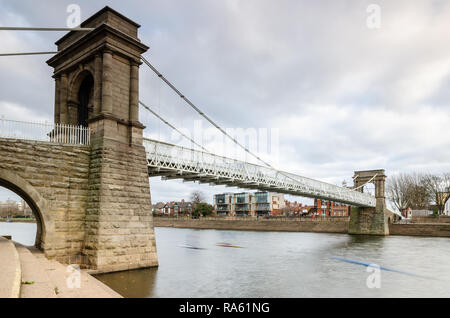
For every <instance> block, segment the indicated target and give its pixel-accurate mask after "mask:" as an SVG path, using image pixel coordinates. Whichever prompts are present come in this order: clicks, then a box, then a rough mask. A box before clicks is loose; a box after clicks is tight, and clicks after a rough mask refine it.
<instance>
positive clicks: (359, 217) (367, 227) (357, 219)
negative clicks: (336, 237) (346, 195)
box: [348, 169, 389, 235]
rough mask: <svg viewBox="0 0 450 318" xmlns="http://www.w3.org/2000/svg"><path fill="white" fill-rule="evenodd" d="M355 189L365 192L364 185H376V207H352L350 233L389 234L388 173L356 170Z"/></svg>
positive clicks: (354, 177)
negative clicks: (386, 184) (386, 185)
mask: <svg viewBox="0 0 450 318" xmlns="http://www.w3.org/2000/svg"><path fill="white" fill-rule="evenodd" d="M353 182H354V186H353V188H354V189H357V191H360V192H363V191H364V187H363V185H364V184H366V183H373V184H374V185H375V198H376V207H375V208H356V207H354V208H352V210H351V213H350V224H349V229H348V233H349V234H372V235H389V225H388V217H387V215H388V210H387V208H386V194H385V192H386V190H385V183H386V175H385V172H384V170H382V169H380V170H366V171H355V175H354V176H353Z"/></svg>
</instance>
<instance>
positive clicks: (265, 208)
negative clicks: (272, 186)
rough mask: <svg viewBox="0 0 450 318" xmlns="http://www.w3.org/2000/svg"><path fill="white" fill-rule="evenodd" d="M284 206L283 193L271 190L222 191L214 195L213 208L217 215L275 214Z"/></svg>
mask: <svg viewBox="0 0 450 318" xmlns="http://www.w3.org/2000/svg"><path fill="white" fill-rule="evenodd" d="M284 206H285V201H284V195H283V194H279V193H273V192H255V193H250V192H240V193H222V194H216V195H215V196H214V209H215V211H216V213H217V214H218V215H230V216H263V215H276V214H279V211H281V209H283V208H284Z"/></svg>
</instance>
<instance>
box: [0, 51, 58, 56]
mask: <svg viewBox="0 0 450 318" xmlns="http://www.w3.org/2000/svg"><path fill="white" fill-rule="evenodd" d="M56 53H58V52H21V53H1V54H0V56H19V55H41V54H56Z"/></svg>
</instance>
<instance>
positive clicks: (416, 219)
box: [412, 216, 450, 224]
mask: <svg viewBox="0 0 450 318" xmlns="http://www.w3.org/2000/svg"><path fill="white" fill-rule="evenodd" d="M412 222H413V223H425V224H428V223H450V216H413V217H412Z"/></svg>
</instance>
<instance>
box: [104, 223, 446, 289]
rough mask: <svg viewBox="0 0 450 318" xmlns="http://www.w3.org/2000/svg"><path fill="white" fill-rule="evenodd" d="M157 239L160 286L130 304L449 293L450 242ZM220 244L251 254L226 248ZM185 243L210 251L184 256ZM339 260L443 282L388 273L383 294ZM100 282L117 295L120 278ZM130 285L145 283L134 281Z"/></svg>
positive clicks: (271, 236) (234, 234) (276, 236)
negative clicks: (432, 275) (192, 299)
mask: <svg viewBox="0 0 450 318" xmlns="http://www.w3.org/2000/svg"><path fill="white" fill-rule="evenodd" d="M156 239H157V245H158V256H159V261H160V267H159V269H158V270H157V271H155V272H154V273H156V272H157V273H158V274H157V275H154V276H153V277H154V279H155V282H154V284H153V285H151V287H149V289H147V290H145V289H144V290H141V291H136V290H135V291H133V292H129V289H127V291H125V292H124V296H127V297H130V296H132V297H136V296H138V297H410V296H415V297H427V296H433V297H436V296H437V297H439V296H443V297H446V296H448V295H449V292H450V284H447V283H446V281H445V280H448V279H449V274H448V272H447V269H446V265H445V263H446V262H447V263H448V262H449V261H450V255H449V254H448V253H445V254H444V253H442V251H443V250H446V248H447V247H448V243H449V242H450V239H446V238H444V239H442V238H427V239H424V238H411V237H393V236H392V237H382V236H350V235H342V234H322V233H321V234H319V233H285V232H284V233H283V232H247V231H216V230H193V229H173V228H156ZM218 242H227V243H230V244H235V245H239V246H243V247H245V248H242V249H235V248H224V247H221V246H216V244H217V243H218ZM180 243H181V244H191V245H195V246H200V247H203V248H205V249H204V250H194V249H186V248H181V247H179V246H177V245H179V244H180ZM428 244H432V245H433V248H429V246H428V247H427V245H428ZM334 256H340V257H346V258H348V259H356V260H360V261H365V262H368V263H375V264H380V265H383V266H386V267H390V268H396V269H401V270H404V271H409V272H414V273H418V274H429V273H430V270H432V271H433V272H439V273H440V278H441V280H440V281H432V280H425V279H420V278H417V277H410V276H406V275H402V274H399V273H395V272H385V271H383V273H382V274H381V275H382V276H381V278H382V279H381V288H379V289H370V288H368V287H367V284H366V281H367V277H368V275H369V273H368V272H367V271H366V267H364V266H359V265H356V264H351V263H345V262H342V261H340V260H337V259H333V257H334ZM423 256H424V257H423ZM429 260H433V263H430V262H429ZM145 271H148V270H145ZM138 272H140V271H133V273H138ZM144 276H145V275H144ZM139 277H141V276H140V275H139ZM100 279H101V280H102V281H104V282H105V283H107V284H108V285H110V286H112V287H113V285H112V284H113V283H116V282H115V278H114V276H109V275H103V276H102V277H100ZM128 279H133V280H136V279H139V278H138V276H136V275H135V274H133V275H131V276H130V277H129V278H128ZM140 279H142V278H140ZM119 285H120V284H119ZM113 288H115V287H113ZM116 288H119V287H116ZM142 288H145V287H142ZM117 290H118V289H117ZM119 292H120V291H119Z"/></svg>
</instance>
